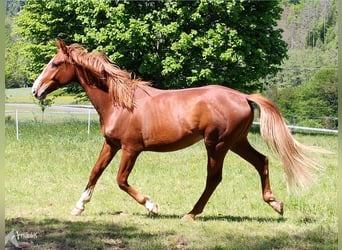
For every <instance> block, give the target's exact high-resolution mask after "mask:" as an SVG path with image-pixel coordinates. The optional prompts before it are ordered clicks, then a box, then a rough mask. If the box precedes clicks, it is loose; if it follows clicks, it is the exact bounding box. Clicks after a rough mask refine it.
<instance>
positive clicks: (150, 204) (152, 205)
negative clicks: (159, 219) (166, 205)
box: [145, 200, 159, 215]
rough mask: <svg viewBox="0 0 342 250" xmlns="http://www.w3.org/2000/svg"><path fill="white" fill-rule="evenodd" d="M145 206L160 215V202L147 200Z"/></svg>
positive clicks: (152, 212)
mask: <svg viewBox="0 0 342 250" xmlns="http://www.w3.org/2000/svg"><path fill="white" fill-rule="evenodd" d="M145 207H146V209H147V210H148V211H149V212H150V213H151V214H153V215H158V213H159V211H158V204H156V203H153V202H152V201H151V200H146V202H145Z"/></svg>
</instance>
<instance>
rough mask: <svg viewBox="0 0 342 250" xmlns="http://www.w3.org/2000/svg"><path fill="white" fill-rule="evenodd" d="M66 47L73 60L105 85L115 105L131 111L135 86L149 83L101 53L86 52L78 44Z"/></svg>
mask: <svg viewBox="0 0 342 250" xmlns="http://www.w3.org/2000/svg"><path fill="white" fill-rule="evenodd" d="M68 47H69V51H70V54H71V56H72V59H73V61H74V62H75V63H76V64H78V65H80V66H82V67H84V68H85V69H86V70H87V72H88V73H91V74H92V78H96V79H97V80H98V81H100V82H101V83H102V84H105V85H106V87H107V88H108V91H109V93H111V95H112V99H113V102H114V104H115V105H118V106H120V107H123V108H127V109H128V110H130V111H132V110H133V109H134V93H135V89H136V87H138V86H140V85H150V84H151V83H150V82H148V81H142V80H140V79H139V78H134V77H132V73H130V72H128V71H126V70H122V69H120V68H119V67H118V66H117V65H115V64H114V63H112V62H111V61H110V60H109V58H108V57H107V56H106V55H105V54H103V53H100V52H87V51H86V50H85V49H84V48H83V47H82V46H81V45H79V44H72V45H70V46H68Z"/></svg>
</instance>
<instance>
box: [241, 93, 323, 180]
mask: <svg viewBox="0 0 342 250" xmlns="http://www.w3.org/2000/svg"><path fill="white" fill-rule="evenodd" d="M247 99H248V100H249V101H251V102H253V103H255V104H257V105H258V106H259V109H260V133H261V136H262V137H263V139H264V140H265V142H266V143H267V145H268V146H269V147H270V148H271V149H272V150H273V151H274V152H275V153H276V154H277V155H278V156H279V157H280V159H281V161H282V164H283V167H284V171H285V175H286V181H287V184H288V186H289V187H293V186H300V187H307V186H308V185H309V184H310V183H311V182H312V180H313V177H314V176H313V174H314V172H315V171H314V170H318V169H321V166H320V165H319V164H318V163H316V162H315V161H314V160H312V157H309V156H307V155H306V154H305V152H308V149H309V150H310V149H311V148H309V147H307V146H304V145H302V144H300V143H299V142H298V141H296V140H295V139H294V138H293V136H292V134H291V132H290V130H289V129H288V127H287V126H286V124H285V121H284V118H283V116H282V115H281V113H280V111H279V110H278V108H277V107H276V106H275V105H274V104H273V103H272V102H271V101H270V100H268V99H267V98H265V97H263V96H261V95H259V94H252V95H248V96H247Z"/></svg>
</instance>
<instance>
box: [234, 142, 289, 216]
mask: <svg viewBox="0 0 342 250" xmlns="http://www.w3.org/2000/svg"><path fill="white" fill-rule="evenodd" d="M231 150H232V151H233V152H235V153H237V154H238V155H239V156H241V157H242V158H244V159H245V160H246V161H248V162H249V163H251V164H252V165H253V166H254V167H255V168H256V170H257V171H258V173H259V175H260V178H261V186H262V195H263V199H264V201H265V202H267V203H268V204H269V205H270V206H271V207H272V208H273V209H274V210H275V211H276V212H278V213H279V214H281V215H282V214H283V203H282V202H280V201H277V200H276V198H275V196H274V195H273V193H272V190H271V186H270V181H269V171H268V159H267V157H266V156H264V155H262V154H260V153H259V152H258V151H256V150H255V149H254V148H253V147H252V146H251V145H250V144H249V142H248V141H247V139H245V140H242V141H240V142H238V143H236V144H234V146H233V147H232V148H231Z"/></svg>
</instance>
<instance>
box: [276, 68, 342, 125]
mask: <svg viewBox="0 0 342 250" xmlns="http://www.w3.org/2000/svg"><path fill="white" fill-rule="evenodd" d="M337 84H338V80H337V70H336V69H322V70H320V71H318V72H317V73H316V74H315V75H314V76H313V77H312V78H311V79H310V80H309V81H308V82H307V83H305V84H301V85H299V86H296V87H287V88H284V89H282V90H281V91H279V97H278V105H279V107H280V109H281V110H286V114H287V115H288V117H291V118H290V119H291V121H290V122H291V123H296V124H298V125H307V126H314V127H325V128H336V127H337V120H334V119H331V118H333V117H337V112H338V111H337V106H338V98H337V88H338V87H337Z"/></svg>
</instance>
